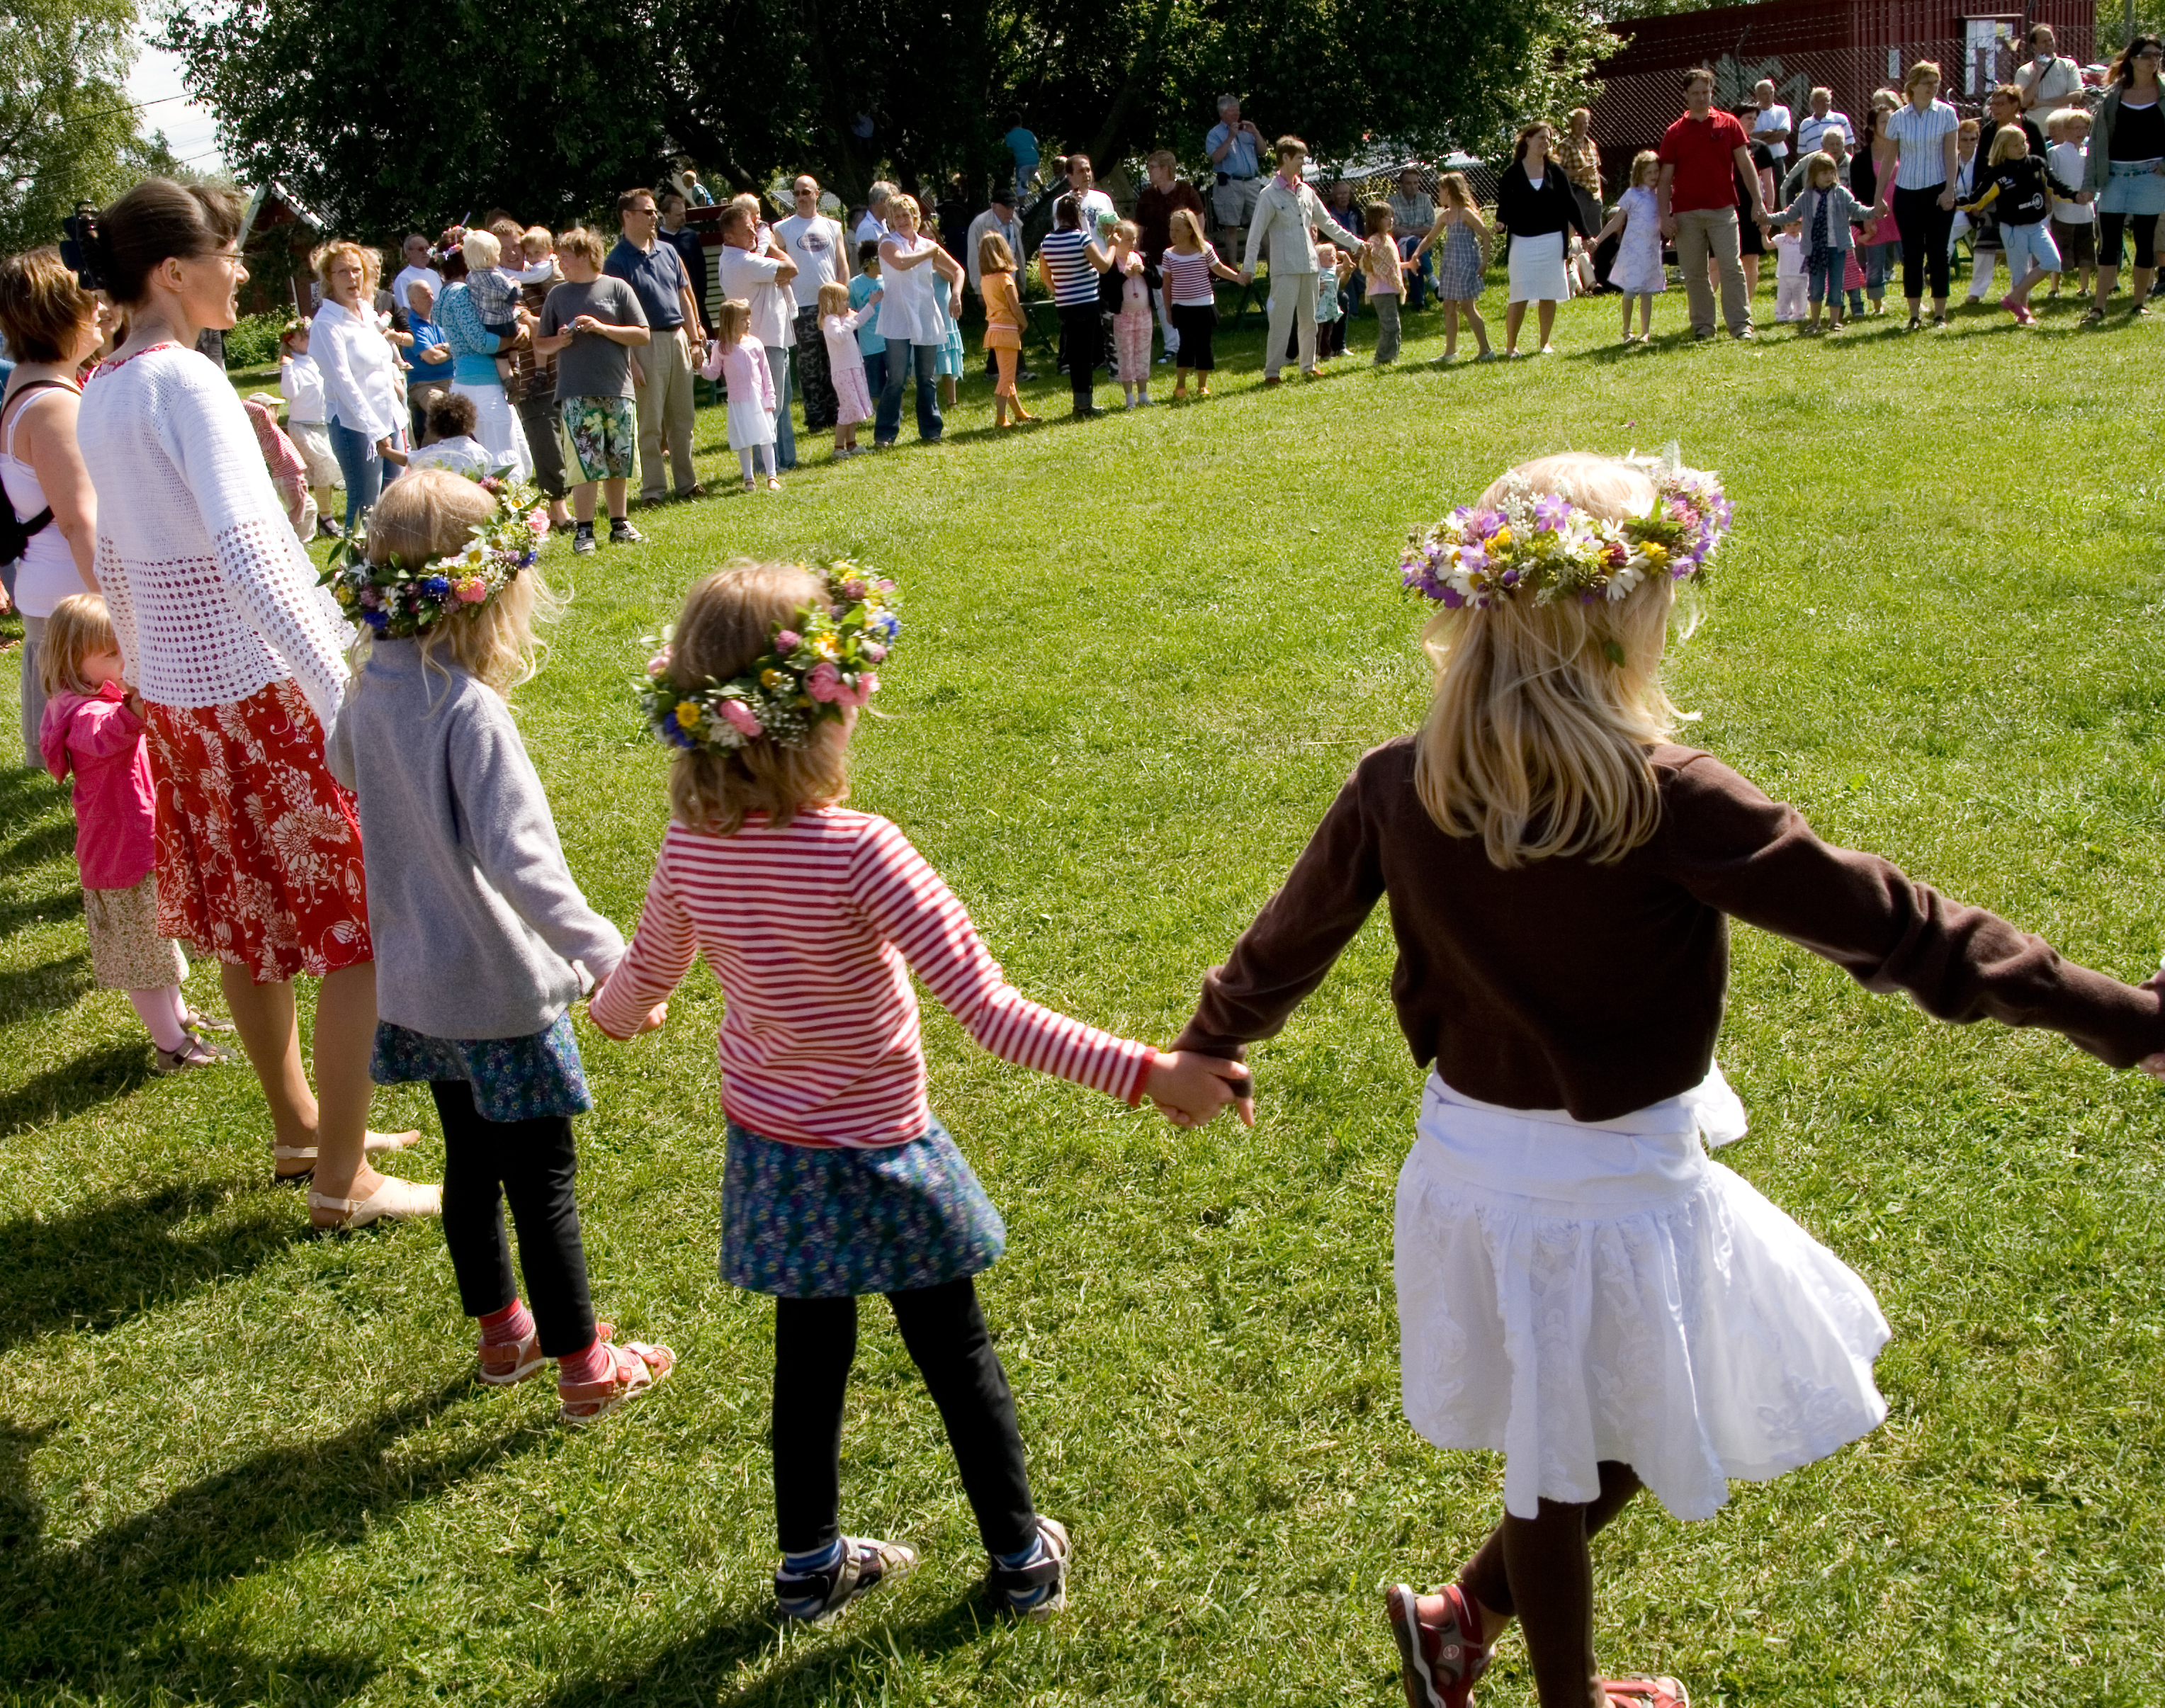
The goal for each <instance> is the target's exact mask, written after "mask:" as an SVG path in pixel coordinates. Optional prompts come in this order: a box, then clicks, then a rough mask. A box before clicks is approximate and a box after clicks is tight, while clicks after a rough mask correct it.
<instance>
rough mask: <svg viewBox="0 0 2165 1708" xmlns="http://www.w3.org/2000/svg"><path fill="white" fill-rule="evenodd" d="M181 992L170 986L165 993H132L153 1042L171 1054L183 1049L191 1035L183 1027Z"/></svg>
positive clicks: (136, 1007)
mask: <svg viewBox="0 0 2165 1708" xmlns="http://www.w3.org/2000/svg"><path fill="white" fill-rule="evenodd" d="M180 998H181V989H180V987H179V986H178V985H176V984H169V985H167V986H166V988H164V989H163V990H131V991H129V993H128V1000H129V1003H130V1004H132V1005H133V1006H134V1010H135V1013H136V1015H137V1017H138V1018H139V1019H140V1020H142V1022H143V1026H144V1030H145V1031H148V1032H149V1033H150V1041H151V1042H152V1043H154V1044H155V1045H156V1046H158V1047H159V1048H160V1049H161V1050H163V1051H165V1052H166V1053H167V1054H169V1055H170V1054H171V1052H173V1051H175V1050H177V1049H179V1048H180V1047H181V1045H182V1042H183V1041H185V1040H186V1038H187V1031H186V1029H185V1028H183V1027H182V1025H181V1001H180Z"/></svg>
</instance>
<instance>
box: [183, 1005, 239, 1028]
mask: <svg viewBox="0 0 2165 1708" xmlns="http://www.w3.org/2000/svg"><path fill="white" fill-rule="evenodd" d="M181 1024H182V1025H184V1026H186V1027H187V1029H188V1030H189V1031H192V1032H230V1031H238V1030H239V1028H237V1027H236V1026H235V1025H234V1024H233V1022H232V1021H231V1020H222V1019H220V1018H219V1017H218V1016H217V1015H207V1014H204V1013H203V1012H202V1011H201V1010H197V1009H190V1010H187V1012H186V1013H185V1014H183V1015H182V1016H181Z"/></svg>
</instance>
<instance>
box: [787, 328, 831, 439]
mask: <svg viewBox="0 0 2165 1708" xmlns="http://www.w3.org/2000/svg"><path fill="white" fill-rule="evenodd" d="M796 332H797V393H798V396H799V397H800V398H803V403H804V430H805V431H806V432H808V433H818V432H823V431H824V430H826V429H828V428H830V427H832V426H833V425H834V424H835V419H836V416H837V414H838V409H837V405H836V402H835V382H834V377H833V376H832V375H831V374H830V373H829V372H828V371H827V340H826V338H825V336H824V335H823V334H822V333H821V332H820V330H819V308H818V306H817V305H816V304H814V306H813V307H811V308H799V309H798V311H797V325H796Z"/></svg>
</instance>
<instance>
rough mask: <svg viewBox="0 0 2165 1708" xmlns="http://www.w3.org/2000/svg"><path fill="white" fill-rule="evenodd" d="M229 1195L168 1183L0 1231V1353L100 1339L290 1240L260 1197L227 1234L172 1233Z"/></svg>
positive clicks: (250, 1199) (206, 1184)
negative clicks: (42, 1343) (44, 1338)
mask: <svg viewBox="0 0 2165 1708" xmlns="http://www.w3.org/2000/svg"><path fill="white" fill-rule="evenodd" d="M233 1196H234V1192H233V1187H232V1185H231V1183H225V1182H219V1181H185V1182H175V1183H172V1184H171V1185H167V1186H164V1187H160V1188H156V1189H153V1190H151V1191H149V1192H144V1193H139V1194H135V1195H134V1196H132V1197H127V1198H116V1199H105V1200H103V1201H101V1202H99V1203H98V1204H97V1205H94V1206H92V1207H91V1208H88V1209H86V1210H79V1211H77V1212H76V1213H75V1214H73V1215H60V1216H53V1217H50V1218H40V1217H33V1216H18V1217H17V1218H16V1219H15V1220H13V1221H8V1222H4V1223H0V1252H6V1253H7V1261H6V1262H5V1263H0V1352H5V1351H6V1350H7V1349H8V1348H9V1347H15V1346H18V1345H20V1344H22V1343H23V1342H25V1341H29V1340H34V1339H36V1338H37V1337H38V1336H40V1335H44V1334H52V1333H56V1332H60V1331H66V1330H71V1329H87V1330H89V1331H92V1332H102V1331H104V1330H107V1329H110V1328H112V1327H113V1326H116V1325H118V1324H119V1323H123V1322H126V1321H129V1320H130V1319H131V1318H133V1317H135V1316H139V1315H141V1314H142V1313H143V1312H145V1311H146V1310H155V1308H156V1307H157V1306H159V1305H164V1304H166V1303H168V1302H170V1301H171V1300H172V1299H179V1298H182V1297H184V1296H186V1295H187V1294H192V1293H193V1292H195V1291H197V1290H198V1289H199V1288H203V1287H205V1286H208V1285H209V1284H211V1283H213V1282H214V1281H218V1280H221V1279H223V1278H226V1277H229V1276H234V1275H244V1274H246V1273H249V1272H250V1270H253V1269H254V1268H256V1267H257V1266H258V1265H259V1264H261V1263H264V1262H265V1261H266V1260H267V1259H269V1258H271V1257H276V1256H277V1255H278V1254H279V1253H280V1252H282V1251H284V1250H285V1249H286V1248H287V1247H288V1246H290V1245H292V1243H293V1241H294V1240H295V1239H296V1238H297V1237H298V1228H297V1227H296V1226H295V1225H294V1222H293V1219H292V1216H291V1215H287V1214H286V1213H285V1205H284V1204H283V1202H282V1200H280V1199H277V1198H274V1197H272V1196H271V1195H269V1194H263V1193H250V1194H244V1197H245V1208H244V1210H243V1212H242V1214H241V1215H240V1218H239V1219H238V1220H236V1221H234V1222H232V1223H231V1224H229V1225H228V1226H220V1227H218V1228H215V1229H212V1230H208V1231H204V1232H203V1233H202V1234H200V1235H190V1234H183V1233H182V1232H180V1231H179V1229H180V1226H181V1224H182V1223H183V1222H186V1221H188V1220H192V1219H193V1218H195V1217H197V1216H199V1215H204V1214H206V1213H207V1212H208V1211H211V1210H216V1209H218V1208H219V1206H221V1205H225V1204H227V1203H228V1202H229V1201H231V1200H232V1199H233Z"/></svg>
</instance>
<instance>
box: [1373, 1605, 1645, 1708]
mask: <svg viewBox="0 0 2165 1708" xmlns="http://www.w3.org/2000/svg"><path fill="white" fill-rule="evenodd" d="M1383 1610H1384V1611H1385V1612H1386V1613H1388V1615H1389V1616H1390V1620H1391V1635H1392V1637H1393V1638H1395V1639H1396V1640H1397V1642H1398V1645H1399V1681H1400V1682H1401V1683H1402V1684H1404V1686H1405V1690H1406V1708H1466V1704H1467V1699H1468V1698H1469V1697H1470V1696H1471V1695H1472V1690H1473V1686H1474V1684H1475V1683H1476V1681H1478V1679H1479V1678H1480V1677H1481V1675H1482V1674H1483V1673H1484V1672H1486V1671H1488V1655H1489V1651H1488V1647H1486V1646H1485V1645H1483V1643H1482V1642H1480V1641H1479V1639H1478V1635H1477V1634H1478V1632H1479V1631H1480V1629H1481V1621H1480V1616H1479V1615H1478V1613H1476V1612H1475V1610H1474V1607H1473V1601H1472V1597H1471V1596H1469V1595H1467V1593H1466V1591H1465V1590H1463V1589H1461V1588H1460V1587H1459V1586H1458V1585H1457V1584H1449V1585H1447V1586H1446V1587H1445V1588H1444V1589H1440V1590H1438V1591H1437V1592H1436V1593H1435V1595H1414V1592H1413V1591H1412V1590H1411V1589H1409V1588H1408V1587H1407V1586H1406V1585H1405V1584H1392V1585H1391V1587H1390V1588H1389V1589H1387V1590H1385V1591H1384V1593H1383ZM1687 1708H1688V1705H1687Z"/></svg>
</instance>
